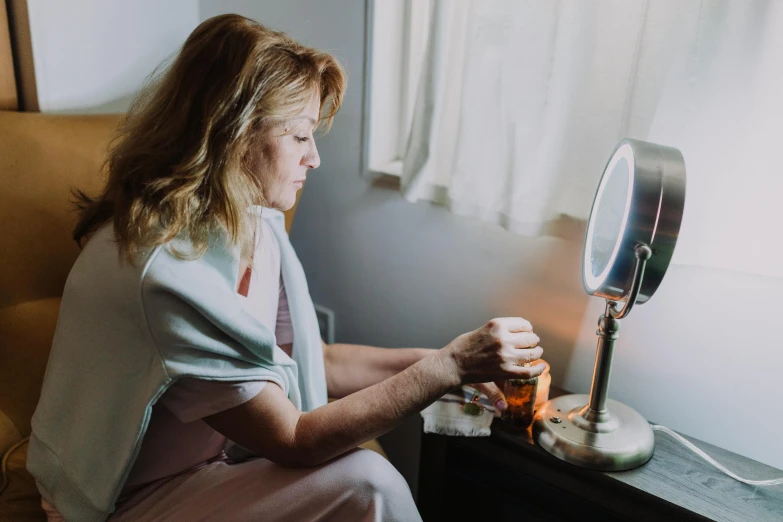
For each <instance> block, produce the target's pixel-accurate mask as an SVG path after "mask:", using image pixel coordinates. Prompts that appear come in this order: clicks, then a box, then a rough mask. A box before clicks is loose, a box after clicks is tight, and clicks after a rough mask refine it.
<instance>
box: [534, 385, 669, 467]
mask: <svg viewBox="0 0 783 522" xmlns="http://www.w3.org/2000/svg"><path fill="white" fill-rule="evenodd" d="M589 400H590V397H589V396H588V395H564V396H562V397H558V398H556V399H552V400H551V401H548V402H546V403H544V405H543V406H541V409H540V410H538V412H537V413H536V416H535V420H534V421H533V437H534V438H535V440H536V442H537V443H538V444H539V445H540V446H541V447H542V448H544V449H545V450H546V451H548V452H549V453H551V454H552V455H554V456H555V457H557V458H559V459H560V460H564V461H566V462H570V463H571V464H575V465H577V466H581V467H583V468H592V469H597V470H601V471H622V470H628V469H634V468H638V467H639V466H641V465H642V464H644V463H645V462H647V461H648V460H650V458H651V457H652V455H653V450H654V448H655V437H654V436H653V432H652V429H651V428H650V424H649V423H648V422H647V421H646V420H645V418H644V417H642V416H641V415H640V414H639V413H637V412H636V411H635V410H633V409H631V408H629V407H628V406H626V405H624V404H622V403H620V402H617V401H614V400H611V399H608V400H607V401H606V409H605V410H603V411H602V412H597V411H595V410H590V408H589V407H588V402H589Z"/></svg>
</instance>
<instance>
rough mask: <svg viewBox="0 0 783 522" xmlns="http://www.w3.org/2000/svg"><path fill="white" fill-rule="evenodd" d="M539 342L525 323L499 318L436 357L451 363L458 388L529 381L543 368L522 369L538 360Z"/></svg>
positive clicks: (523, 321)
mask: <svg viewBox="0 0 783 522" xmlns="http://www.w3.org/2000/svg"><path fill="white" fill-rule="evenodd" d="M539 341H540V339H539V338H538V336H537V335H536V334H535V333H533V326H532V325H531V324H530V322H529V321H526V320H525V319H522V318H521V317H501V318H496V319H492V320H491V321H489V322H488V323H487V324H485V325H484V326H482V327H481V328H479V329H477V330H474V331H472V332H468V333H465V334H462V335H460V336H459V337H457V338H456V339H454V340H453V341H451V342H450V343H449V344H448V345H447V346H446V347H445V348H443V349H442V350H439V353H438V355H439V356H442V357H446V358H448V359H450V360H451V361H453V364H454V367H455V371H456V372H457V373H458V375H459V381H460V383H461V384H474V383H483V382H489V381H502V380H505V379H514V378H516V379H529V378H531V377H537V376H538V375H541V372H543V371H544V369H545V368H546V366H545V365H544V364H543V363H541V364H537V365H535V366H523V365H524V364H526V363H532V362H533V361H536V360H538V359H540V358H541V355H542V354H543V353H544V350H543V349H542V348H541V347H540V346H538V342H539Z"/></svg>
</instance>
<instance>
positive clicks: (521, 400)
mask: <svg viewBox="0 0 783 522" xmlns="http://www.w3.org/2000/svg"><path fill="white" fill-rule="evenodd" d="M537 388H538V377H533V378H532V379H508V380H507V381H506V385H505V386H504V388H503V394H504V395H505V396H506V405H507V407H506V409H505V411H504V412H503V415H502V418H503V420H504V421H505V422H506V424H507V425H508V426H509V427H510V428H513V429H519V430H526V429H527V428H528V427H529V426H530V425H531V424H533V414H534V413H535V405H536V389H537Z"/></svg>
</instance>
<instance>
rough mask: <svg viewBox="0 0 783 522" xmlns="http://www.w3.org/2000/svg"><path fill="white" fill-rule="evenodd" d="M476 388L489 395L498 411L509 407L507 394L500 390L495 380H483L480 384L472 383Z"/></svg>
mask: <svg viewBox="0 0 783 522" xmlns="http://www.w3.org/2000/svg"><path fill="white" fill-rule="evenodd" d="M471 386H473V387H474V388H476V389H477V390H478V391H480V392H481V393H483V394H484V395H486V396H487V398H488V399H489V400H490V401H491V402H492V404H494V405H495V408H497V409H498V411H501V412H502V411H503V410H505V409H506V408H507V406H508V405H507V403H506V396H505V395H503V392H502V391H500V388H499V387H498V386H497V384H495V383H494V382H482V383H479V384H472V385H471Z"/></svg>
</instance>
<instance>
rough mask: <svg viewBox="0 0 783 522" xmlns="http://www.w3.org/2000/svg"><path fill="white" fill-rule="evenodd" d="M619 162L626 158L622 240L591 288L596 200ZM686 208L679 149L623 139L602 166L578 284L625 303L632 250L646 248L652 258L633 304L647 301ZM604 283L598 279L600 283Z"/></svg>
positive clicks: (668, 257) (666, 263)
mask: <svg viewBox="0 0 783 522" xmlns="http://www.w3.org/2000/svg"><path fill="white" fill-rule="evenodd" d="M622 158H626V159H627V160H628V164H629V168H630V172H629V183H630V185H631V186H630V190H629V192H628V198H627V203H626V213H625V216H624V226H622V227H621V232H620V233H621V237H622V239H621V240H620V241H618V242H617V243H616V244H615V249H614V251H613V253H612V257H611V258H610V261H609V264H608V265H607V268H606V270H605V276H604V277H600V278H598V279H599V282H598V284H593V285H591V284H590V282H591V281H589V280H590V279H591V278H594V276H593V275H592V271H591V273H590V274H589V275H588V274H587V271H588V269H591V266H590V257H589V256H590V247H591V244H590V243H589V240H590V239H591V232H592V230H593V229H594V222H593V219H594V218H595V217H596V215H597V212H596V211H597V209H598V205H599V204H600V196H601V195H602V193H603V189H604V187H605V186H606V185H608V180H609V179H610V176H611V172H612V171H611V170H609V169H610V167H614V165H616V164H617V163H618V161H619V160H620V159H622ZM684 207H685V161H684V159H683V157H682V154H681V153H680V151H679V150H677V149H675V148H673V147H667V146H664V145H658V144H655V143H649V142H646V141H640V140H633V139H629V138H626V139H624V140H622V141H620V143H618V144H617V146H616V147H615V148H614V151H612V155H611V156H610V158H609V161H608V162H607V163H606V167H604V171H603V174H602V175H601V182H600V183H599V185H598V189H597V190H596V193H595V197H594V198H593V206H592V208H591V210H590V218H589V220H588V226H587V231H586V233H585V244H584V250H583V256H582V257H583V260H582V283H583V285H584V288H585V291H586V292H587V293H588V294H590V295H595V296H599V297H603V298H606V299H611V300H613V301H623V300H627V298H628V294H629V292H630V289H631V285H632V283H633V276H634V269H635V267H636V262H637V257H636V247H637V246H639V245H647V246H649V247H650V248H651V250H652V257H651V258H650V259H649V260H648V261H647V266H646V268H645V272H644V278H643V280H642V284H641V289H640V291H639V295H638V297H637V299H636V302H637V303H645V302H647V301H648V300H649V299H650V297H652V295H653V294H654V293H655V291H656V290H657V289H658V286H659V285H660V283H661V280H662V279H663V276H664V274H665V273H666V270H667V268H668V267H669V263H670V262H671V258H672V255H673V254H674V247H675V246H676V244H677V237H678V235H679V232H680V222H681V221H682V216H683V209H684ZM600 279H602V280H600Z"/></svg>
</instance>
